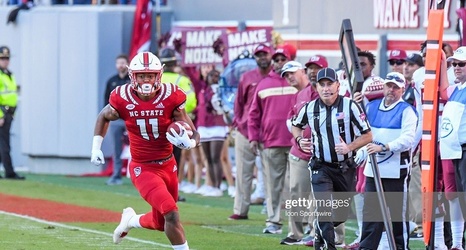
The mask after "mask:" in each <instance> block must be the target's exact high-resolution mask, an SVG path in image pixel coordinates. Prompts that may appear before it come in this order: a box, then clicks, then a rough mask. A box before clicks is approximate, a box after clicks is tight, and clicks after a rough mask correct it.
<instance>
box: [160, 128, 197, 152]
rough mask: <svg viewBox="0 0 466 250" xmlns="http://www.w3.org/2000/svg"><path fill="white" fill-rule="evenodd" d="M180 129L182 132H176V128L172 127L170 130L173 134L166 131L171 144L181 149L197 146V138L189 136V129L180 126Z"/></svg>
mask: <svg viewBox="0 0 466 250" xmlns="http://www.w3.org/2000/svg"><path fill="white" fill-rule="evenodd" d="M180 129H181V131H180V134H178V133H176V131H175V130H174V129H172V128H171V129H170V131H171V133H172V134H173V135H171V134H170V133H168V132H167V133H166V136H167V140H168V141H169V142H170V143H171V144H173V145H175V146H177V147H179V148H181V149H191V148H194V147H195V146H196V140H194V139H191V138H189V135H188V131H186V129H185V128H184V127H180Z"/></svg>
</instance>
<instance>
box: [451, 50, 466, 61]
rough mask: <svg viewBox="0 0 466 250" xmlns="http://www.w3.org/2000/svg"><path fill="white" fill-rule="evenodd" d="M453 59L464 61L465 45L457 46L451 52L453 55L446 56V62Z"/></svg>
mask: <svg viewBox="0 0 466 250" xmlns="http://www.w3.org/2000/svg"><path fill="white" fill-rule="evenodd" d="M454 59H456V60H458V61H466V46H462V47H459V48H458V49H456V50H455V53H453V56H450V57H448V59H447V62H451V61H453V60H454Z"/></svg>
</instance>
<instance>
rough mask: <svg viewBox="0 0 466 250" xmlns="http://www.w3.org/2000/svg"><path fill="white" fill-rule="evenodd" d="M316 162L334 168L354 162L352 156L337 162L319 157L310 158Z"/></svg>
mask: <svg viewBox="0 0 466 250" xmlns="http://www.w3.org/2000/svg"><path fill="white" fill-rule="evenodd" d="M312 159H313V160H314V161H315V162H316V163H317V164H321V165H324V166H327V167H331V168H336V169H340V168H342V167H343V165H345V164H347V165H348V166H351V164H352V163H354V160H353V158H348V159H347V160H345V161H338V162H327V161H324V160H322V159H319V158H312Z"/></svg>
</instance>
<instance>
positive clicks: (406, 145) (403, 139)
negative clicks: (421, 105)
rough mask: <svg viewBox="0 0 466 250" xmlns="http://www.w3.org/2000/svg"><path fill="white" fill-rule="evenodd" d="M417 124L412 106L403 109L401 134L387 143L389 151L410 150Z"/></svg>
mask: <svg viewBox="0 0 466 250" xmlns="http://www.w3.org/2000/svg"><path fill="white" fill-rule="evenodd" d="M416 126H417V116H416V113H415V112H414V110H413V109H412V107H407V108H405V109H404V110H403V117H402V119H401V135H400V136H399V137H398V138H396V139H395V140H393V141H391V142H389V143H388V147H389V148H390V151H394V152H403V151H407V150H411V149H412V146H413V143H414V137H415V135H414V134H415V132H416Z"/></svg>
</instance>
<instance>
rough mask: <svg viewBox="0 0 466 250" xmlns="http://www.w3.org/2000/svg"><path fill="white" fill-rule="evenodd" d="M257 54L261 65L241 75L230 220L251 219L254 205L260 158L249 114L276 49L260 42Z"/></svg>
mask: <svg viewBox="0 0 466 250" xmlns="http://www.w3.org/2000/svg"><path fill="white" fill-rule="evenodd" d="M254 57H255V59H256V62H257V66H258V67H257V68H256V69H253V70H251V71H248V72H246V73H244V74H243V75H242V76H241V79H240V83H239V86H238V92H237V94H236V98H235V106H234V114H235V117H234V121H233V125H234V126H235V128H236V131H235V159H236V183H235V187H236V194H235V203H234V207H233V214H232V215H231V216H230V217H229V218H228V219H229V220H244V219H248V212H249V206H250V205H251V188H252V179H253V172H254V171H253V170H254V165H255V160H256V155H255V154H254V152H252V151H251V150H249V139H248V113H249V108H250V106H251V103H252V100H253V98H254V93H255V90H256V86H257V84H258V83H259V82H260V81H261V80H262V79H263V78H265V77H266V76H267V75H268V74H269V72H270V70H271V69H272V67H271V62H272V49H271V48H270V47H269V46H267V45H265V44H259V45H258V46H257V47H256V49H255V50H254Z"/></svg>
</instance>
